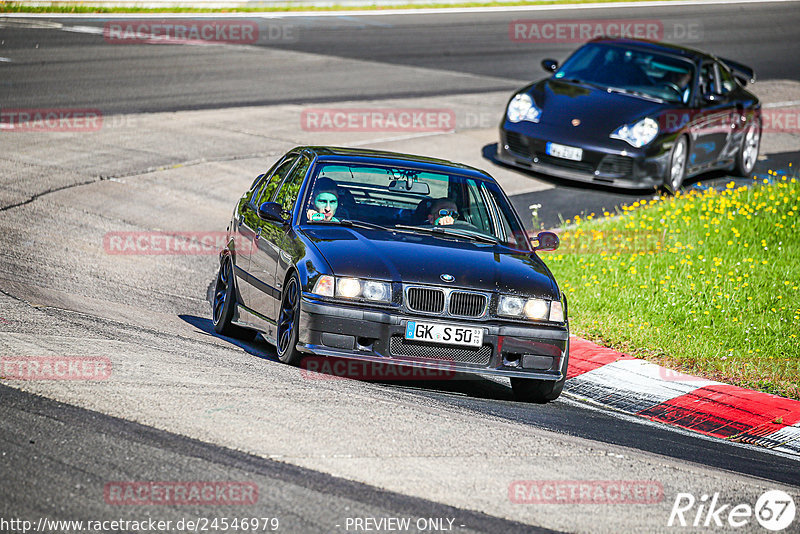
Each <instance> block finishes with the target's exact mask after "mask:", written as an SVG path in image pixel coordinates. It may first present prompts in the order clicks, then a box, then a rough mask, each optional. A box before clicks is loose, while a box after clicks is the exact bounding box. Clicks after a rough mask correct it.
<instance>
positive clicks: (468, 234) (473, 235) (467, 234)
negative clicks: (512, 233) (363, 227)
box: [395, 224, 497, 245]
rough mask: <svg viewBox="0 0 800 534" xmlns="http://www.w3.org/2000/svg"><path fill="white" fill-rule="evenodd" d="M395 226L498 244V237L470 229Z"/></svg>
mask: <svg viewBox="0 0 800 534" xmlns="http://www.w3.org/2000/svg"><path fill="white" fill-rule="evenodd" d="M395 228H400V229H402V230H411V231H413V232H422V233H426V234H433V235H445V236H448V237H460V238H462V239H469V240H470V241H480V242H482V243H491V244H492V245H496V244H497V239H496V238H494V237H491V236H488V235H485V234H479V233H477V232H472V231H469V230H462V231H458V230H457V229H452V228H442V227H441V226H435V227H433V228H427V227H425V226H408V225H405V224H398V225H396V226H395Z"/></svg>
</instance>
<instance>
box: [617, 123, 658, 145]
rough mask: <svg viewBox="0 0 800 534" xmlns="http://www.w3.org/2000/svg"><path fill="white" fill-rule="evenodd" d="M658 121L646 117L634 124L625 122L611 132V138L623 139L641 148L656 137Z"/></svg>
mask: <svg viewBox="0 0 800 534" xmlns="http://www.w3.org/2000/svg"><path fill="white" fill-rule="evenodd" d="M657 135H658V123H657V122H656V121H654V120H653V119H651V118H650V117H645V118H644V119H642V120H640V121H639V122H637V123H636V124H634V125H633V126H628V125H627V124H623V125H622V126H620V127H619V128H617V129H616V130H614V132H613V133H612V134H611V139H621V140H623V141H625V142H626V143H628V144H629V145H631V146H633V147H636V148H641V147H643V146H644V145H646V144H648V143H649V142H650V141H652V140H653V139H655V138H656V136H657Z"/></svg>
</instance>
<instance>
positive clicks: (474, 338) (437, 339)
mask: <svg viewBox="0 0 800 534" xmlns="http://www.w3.org/2000/svg"><path fill="white" fill-rule="evenodd" d="M406 339H409V340H414V341H427V342H429V343H439V344H441V345H462V346H467V347H480V346H481V345H483V328H468V327H464V326H454V325H447V324H433V323H418V322H417V321H408V323H407V324H406Z"/></svg>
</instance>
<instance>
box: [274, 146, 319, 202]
mask: <svg viewBox="0 0 800 534" xmlns="http://www.w3.org/2000/svg"><path fill="white" fill-rule="evenodd" d="M310 165H311V162H310V161H309V159H308V158H307V157H305V156H302V157H301V158H300V163H298V164H297V166H296V167H295V168H294V170H293V171H292V173H291V174H290V175H289V177H288V178H286V179H285V180H284V181H283V185H281V188H280V191H278V196H276V197H275V202H277V203H279V204H280V205H281V207H282V208H283V210H284V211H289V212H291V211H292V209H293V208H294V204H295V202H296V201H297V194H298V193H299V192H300V186H301V185H302V184H303V178H305V176H306V172H308V167H309V166H310Z"/></svg>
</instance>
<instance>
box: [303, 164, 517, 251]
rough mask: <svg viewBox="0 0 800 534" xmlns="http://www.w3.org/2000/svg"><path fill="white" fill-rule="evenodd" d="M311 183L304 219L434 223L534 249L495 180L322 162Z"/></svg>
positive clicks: (405, 225)
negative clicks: (529, 244)
mask: <svg viewBox="0 0 800 534" xmlns="http://www.w3.org/2000/svg"><path fill="white" fill-rule="evenodd" d="M309 186H310V187H308V191H307V194H306V197H305V199H304V202H303V210H304V211H303V213H304V214H305V215H306V216H305V217H303V218H302V221H303V223H311V224H317V223H325V222H334V223H344V222H347V221H350V222H351V223H352V222H354V221H355V222H361V223H367V224H370V225H380V226H382V227H387V228H392V227H397V228H400V229H402V230H403V231H408V230H409V229H411V230H412V231H413V230H416V228H420V230H421V231H423V233H424V231H427V232H428V233H430V230H431V229H434V227H436V228H435V229H436V230H442V231H450V232H451V233H452V232H456V233H461V234H462V235H468V236H474V238H475V239H478V240H481V241H483V242H486V241H487V240H486V239H485V238H486V237H489V238H492V239H494V240H495V241H497V242H498V243H500V244H502V245H507V246H510V247H513V248H517V249H523V250H529V248H530V247H529V246H528V243H527V238H526V237H525V232H524V231H523V229H522V226H521V224H520V223H519V219H518V217H516V215H515V214H514V211H513V208H512V207H511V206H510V204H509V203H508V201H507V200H506V199H505V196H504V195H503V194H502V192H501V190H500V187H499V186H498V185H497V184H496V183H495V182H494V181H492V180H488V179H483V178H479V177H473V176H466V175H459V174H455V175H454V174H447V173H438V172H431V171H428V170H423V169H415V168H410V167H403V166H388V165H386V166H381V165H367V164H360V163H353V164H346V163H340V162H336V163H325V162H322V163H318V164H317V165H316V166H315V168H314V173H313V176H312V177H311V179H310V182H309ZM470 238H473V237H470ZM488 242H489V243H491V240H489V241H488Z"/></svg>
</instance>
